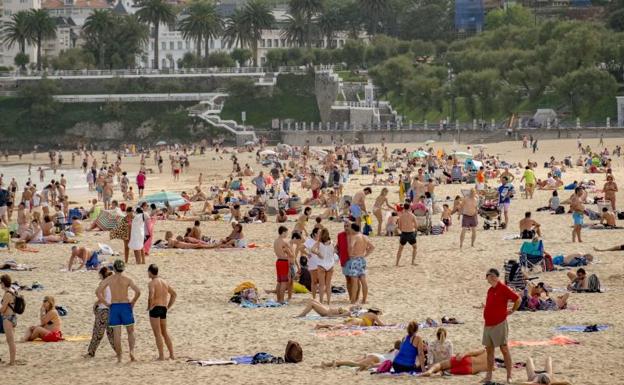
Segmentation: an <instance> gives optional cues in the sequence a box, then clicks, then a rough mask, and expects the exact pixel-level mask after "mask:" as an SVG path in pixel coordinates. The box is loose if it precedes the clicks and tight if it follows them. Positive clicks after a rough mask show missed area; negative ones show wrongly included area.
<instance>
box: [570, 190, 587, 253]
mask: <svg viewBox="0 0 624 385" xmlns="http://www.w3.org/2000/svg"><path fill="white" fill-rule="evenodd" d="M586 197H587V193H586V192H585V190H584V189H583V188H582V187H577V188H575V189H574V195H572V197H571V198H570V210H571V211H572V220H573V221H574V228H573V229H572V243H574V242H576V240H577V239H578V241H579V243H581V242H583V241H582V240H581V229H582V228H583V216H584V215H585V205H584V204H583V203H584V202H585V198H586Z"/></svg>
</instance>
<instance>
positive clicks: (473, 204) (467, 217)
mask: <svg viewBox="0 0 624 385" xmlns="http://www.w3.org/2000/svg"><path fill="white" fill-rule="evenodd" d="M478 203H479V200H478V198H477V191H476V190H475V189H471V190H470V195H469V196H467V197H465V198H464V199H462V202H461V204H460V210H461V213H462V231H461V234H460V235H459V248H460V249H461V248H462V247H463V246H464V238H465V236H466V231H467V230H469V229H470V231H471V232H472V238H471V242H470V246H472V247H474V243H475V240H476V239H477V225H478V224H479V220H478V217H477V213H478V208H477V206H478Z"/></svg>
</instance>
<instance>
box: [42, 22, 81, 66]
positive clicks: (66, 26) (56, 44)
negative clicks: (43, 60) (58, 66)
mask: <svg viewBox="0 0 624 385" xmlns="http://www.w3.org/2000/svg"><path fill="white" fill-rule="evenodd" d="M54 20H55V22H56V38H54V39H48V40H45V41H44V42H43V47H42V50H43V53H42V54H43V56H45V57H56V56H58V55H60V53H61V51H65V50H67V49H70V48H75V47H78V46H79V45H80V43H81V42H80V27H78V26H76V23H74V20H73V19H72V18H71V17H60V16H59V17H56V18H55V19H54Z"/></svg>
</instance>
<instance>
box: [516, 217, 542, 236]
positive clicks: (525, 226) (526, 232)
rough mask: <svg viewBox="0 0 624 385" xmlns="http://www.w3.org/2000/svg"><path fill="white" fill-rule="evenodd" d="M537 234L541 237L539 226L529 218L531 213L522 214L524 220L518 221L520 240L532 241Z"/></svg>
mask: <svg viewBox="0 0 624 385" xmlns="http://www.w3.org/2000/svg"><path fill="white" fill-rule="evenodd" d="M535 234H537V236H538V237H541V236H542V232H541V230H540V224H539V223H537V222H536V221H535V220H533V219H532V218H531V212H530V211H527V212H526V213H524V218H522V219H521V220H520V238H522V239H533V238H534V237H535Z"/></svg>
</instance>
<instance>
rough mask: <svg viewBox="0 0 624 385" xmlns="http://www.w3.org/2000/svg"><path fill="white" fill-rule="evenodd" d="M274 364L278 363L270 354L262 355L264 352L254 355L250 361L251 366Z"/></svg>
mask: <svg viewBox="0 0 624 385" xmlns="http://www.w3.org/2000/svg"><path fill="white" fill-rule="evenodd" d="M274 363H278V362H277V357H275V356H274V355H272V354H269V353H264V352H260V353H256V354H254V356H253V358H252V359H251V364H252V365H258V364H274Z"/></svg>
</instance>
